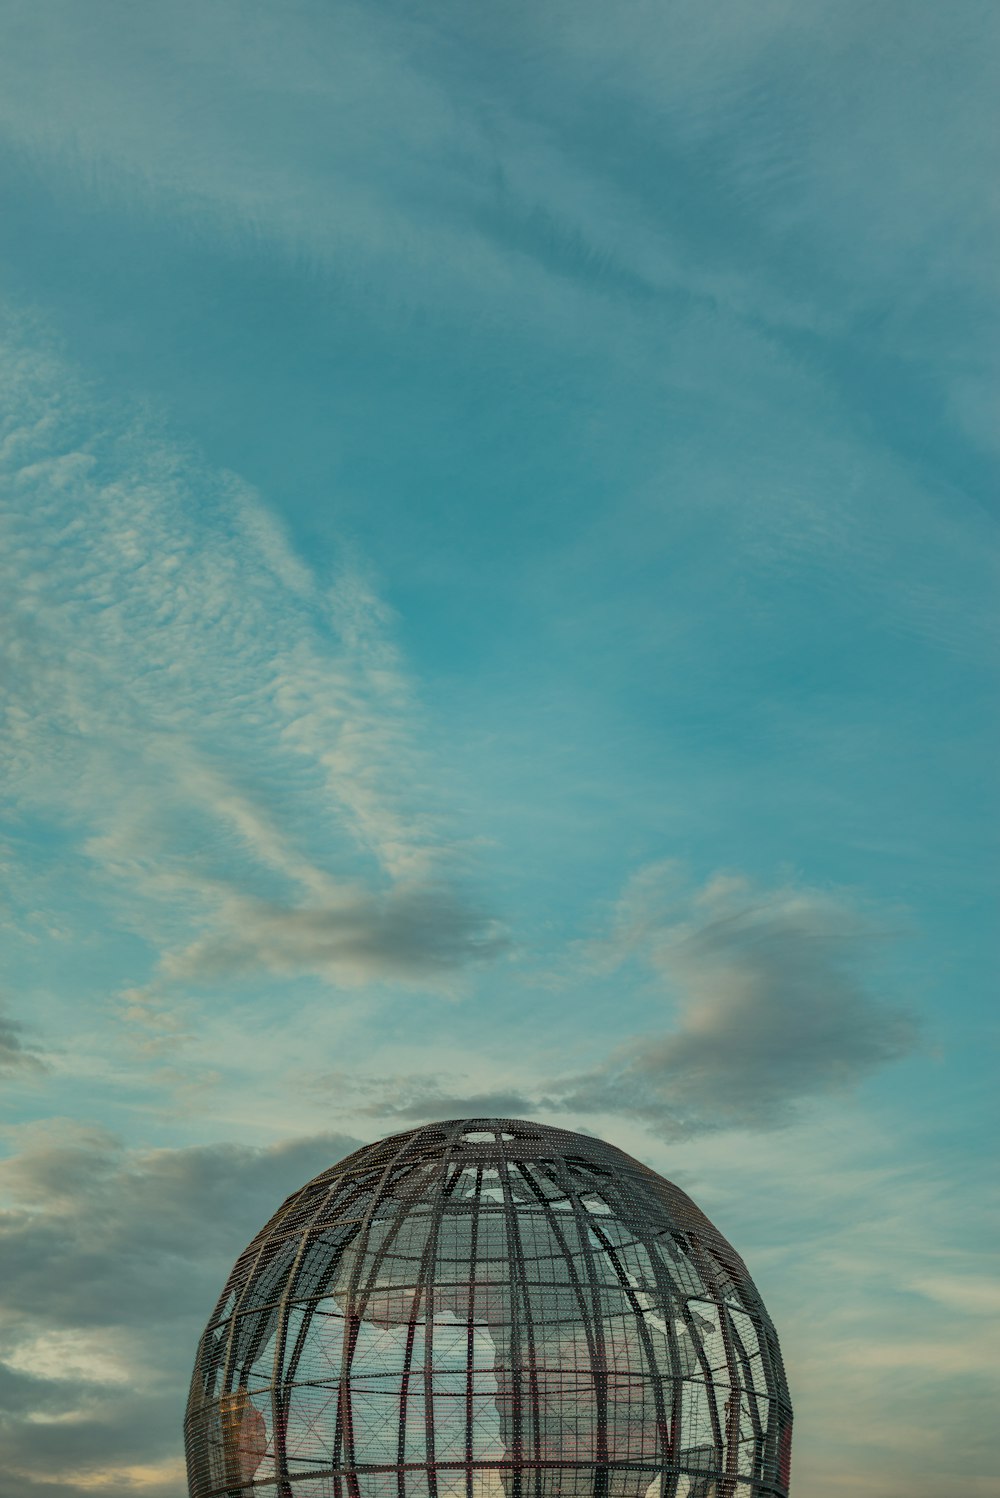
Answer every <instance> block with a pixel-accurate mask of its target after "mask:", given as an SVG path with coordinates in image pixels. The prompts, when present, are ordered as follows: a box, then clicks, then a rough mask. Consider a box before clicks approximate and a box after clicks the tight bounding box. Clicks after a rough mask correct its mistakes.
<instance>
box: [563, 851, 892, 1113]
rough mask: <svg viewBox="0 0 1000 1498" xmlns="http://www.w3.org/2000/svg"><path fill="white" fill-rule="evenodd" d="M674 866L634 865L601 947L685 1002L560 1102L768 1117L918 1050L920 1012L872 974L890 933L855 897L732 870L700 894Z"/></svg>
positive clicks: (608, 957)
mask: <svg viewBox="0 0 1000 1498" xmlns="http://www.w3.org/2000/svg"><path fill="white" fill-rule="evenodd" d="M676 878H677V875H676V870H675V869H674V868H673V867H672V866H670V865H653V866H651V867H649V868H647V869H645V870H643V871H642V872H641V873H640V874H639V875H638V876H636V878H635V879H634V880H633V881H632V883H631V884H630V886H629V888H628V889H627V890H626V892H625V895H624V896H623V899H622V901H621V904H620V906H619V909H618V912H617V918H616V927H617V929H616V930H615V932H614V934H613V935H612V937H611V938H610V940H609V941H608V942H607V943H606V944H605V945H604V946H603V949H597V951H596V952H595V956H596V957H597V959H598V960H599V961H602V962H603V963H604V964H605V965H610V966H611V967H612V968H613V969H617V968H619V967H620V966H621V965H623V964H625V963H626V962H628V961H631V960H633V959H634V960H638V961H639V962H640V963H641V964H643V965H645V966H647V967H649V968H652V970H653V972H654V973H655V974H656V976H657V977H658V978H659V979H660V980H661V982H662V983H663V985H664V989H665V992H666V993H667V994H669V995H670V996H672V997H673V998H674V1000H675V1002H676V1005H677V1012H678V1023H677V1025H676V1027H675V1028H673V1029H670V1030H666V1031H662V1032H658V1033H653V1034H647V1035H643V1036H641V1037H638V1038H636V1039H634V1040H631V1041H629V1042H628V1044H627V1045H626V1046H624V1047H623V1048H622V1049H621V1050H619V1051H618V1052H617V1053H616V1054H615V1055H614V1056H612V1057H611V1058H609V1060H608V1061H607V1062H606V1063H604V1064H603V1065H602V1066H600V1067H598V1068H596V1069H595V1070H594V1071H592V1072H591V1073H589V1074H587V1075H585V1076H581V1077H579V1078H578V1079H576V1080H574V1081H572V1082H567V1081H565V1080H564V1081H562V1082H561V1083H560V1084H559V1096H560V1102H561V1106H563V1107H573V1108H581V1109H586V1110H588V1111H594V1112H610V1113H625V1114H629V1115H632V1116H634V1117H639V1118H644V1119H647V1120H648V1121H649V1122H650V1124H652V1125H654V1126H656V1127H660V1128H666V1129H667V1130H679V1131H685V1130H688V1129H702V1128H713V1127H720V1126H723V1127H724V1126H731V1125H740V1126H751V1127H761V1128H769V1127H773V1126H774V1125H777V1124H780V1123H782V1122H784V1121H785V1120H787V1119H788V1117H789V1116H790V1113H791V1110H792V1109H793V1108H794V1107H795V1105H797V1104H798V1103H800V1102H804V1101H808V1100H809V1099H812V1098H817V1097H820V1096H823V1095H824V1094H827V1093H830V1092H838V1091H842V1090H844V1089H847V1088H850V1087H852V1086H854V1085H855V1084H856V1083H858V1082H860V1081H861V1080H862V1079H863V1078H864V1077H866V1076H868V1075H869V1074H870V1073H871V1072H873V1071H876V1070H877V1069H878V1068H880V1067H882V1066H884V1065H886V1064H887V1063H889V1062H891V1061H895V1060H898V1059H899V1058H900V1057H902V1056H905V1055H907V1054H908V1053H909V1052H911V1051H912V1050H913V1049H914V1046H915V1044H916V1027H915V1023H914V1021H913V1019H912V1018H911V1017H910V1015H909V1014H908V1013H906V1011H905V1010H903V1009H901V1008H899V1007H897V1006H895V1005H893V1004H891V1003H888V1002H886V1001H884V1000H883V999H881V998H880V997H879V996H878V994H877V992H876V991H875V990H874V988H873V985H872V982H871V979H870V976H869V973H868V967H869V965H870V963H871V959H872V957H873V954H874V951H875V950H876V948H877V947H878V945H879V944H880V942H881V941H883V940H884V938H883V935H882V933H881V932H880V931H879V929H878V927H877V926H875V925H874V924H873V922H872V921H871V919H870V918H869V917H868V916H866V915H864V914H863V913H862V912H861V911H860V910H858V909H857V908H856V907H855V906H854V905H853V904H852V903H851V902H850V901H849V900H847V899H845V898H844V897H842V896H837V895H833V894H830V893H827V892H824V891H820V890H814V889H809V888H804V887H785V888H779V889H775V890H764V891H760V890H755V889H754V888H752V887H751V886H750V884H749V883H748V882H747V881H744V880H743V879H740V878H734V877H731V876H724V877H721V878H717V879H715V880H713V881H712V882H711V883H710V884H708V885H706V886H705V888H704V889H702V890H700V891H697V892H696V893H695V894H694V895H693V896H692V895H685V894H683V893H682V892H681V891H679V890H678V889H677V887H676Z"/></svg>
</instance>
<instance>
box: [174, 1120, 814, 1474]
mask: <svg viewBox="0 0 1000 1498" xmlns="http://www.w3.org/2000/svg"><path fill="white" fill-rule="evenodd" d="M791 1420H792V1412H791V1406H790V1404H789V1399H788V1388H787V1385H786V1382H785V1375H784V1370H783V1368H782V1364H781V1355H780V1352H779V1350H778V1340H777V1336H776V1335H775V1331H774V1327H773V1326H772V1324H771V1322H770V1320H769V1318H768V1315H767V1312H766V1311H765V1309H764V1306H763V1304H762V1302H761V1299H760V1296H759V1295H758V1293H757V1291H756V1289H755V1287H754V1285H753V1282H752V1280H751V1279H750V1276H749V1274H748V1273H747V1270H746V1267H745V1265H744V1264H743V1261H742V1260H741V1259H740V1258H739V1256H738V1255H737V1254H736V1253H735V1252H734V1250H733V1249H732V1248H731V1247H730V1245H729V1244H728V1243H727V1242H726V1240H725V1239H724V1238H723V1237H722V1235H721V1234H720V1233H719V1232H718V1231H717V1229H716V1228H714V1227H713V1226H712V1224H711V1223H710V1222H709V1220H708V1218H707V1217H705V1215H704V1214H703V1213H702V1212H700V1211H699V1209H698V1208H697V1207H696V1206H695V1205H694V1203H693V1202H692V1201H691V1199H690V1198H689V1197H688V1196H686V1195H685V1194H684V1192H683V1191H681V1190H679V1189H678V1188H677V1187H676V1186H673V1185H671V1184H670V1182H668V1181H665V1180H664V1179H663V1178H662V1177H660V1176H658V1175H656V1174H655V1173H654V1172H653V1171H651V1170H649V1169H648V1168H647V1167H646V1166H644V1165H642V1164H640V1163H639V1161H637V1160H634V1159H632V1158H631V1157H630V1156H629V1155H626V1154H624V1153H623V1152H622V1151H621V1150H618V1149H616V1148H615V1147H614V1146H613V1145H609V1144H605V1143H604V1142H603V1141H601V1140H598V1139H594V1138H592V1137H590V1136H585V1135H581V1134H573V1133H570V1132H569V1131H567V1130H564V1129H553V1128H549V1127H546V1126H544V1125H542V1124H535V1123H528V1122H525V1121H523V1120H518V1119H496V1118H492V1119H483V1118H479V1119H460V1120H455V1121H451V1122H448V1123H438V1124H430V1125H427V1126H425V1127H422V1128H418V1129H411V1130H409V1131H408V1132H406V1133H404V1134H397V1135H394V1136H393V1137H391V1138H389V1139H383V1140H381V1141H379V1142H378V1143H377V1144H373V1145H369V1146H367V1147H366V1148H365V1149H362V1150H358V1151H357V1152H356V1153H355V1154H353V1155H349V1156H348V1157H347V1159H346V1160H342V1161H341V1162H340V1163H339V1164H338V1165H335V1166H333V1167H331V1169H329V1170H327V1171H324V1172H323V1174H322V1175H319V1176H317V1177H316V1179H315V1180H313V1181H310V1182H309V1183H308V1184H307V1185H305V1186H303V1187H302V1189H301V1190H300V1191H297V1192H295V1193H294V1194H293V1195H292V1196H290V1197H289V1198H288V1200H287V1201H286V1202H285V1203H284V1205H283V1206H282V1207H281V1208H280V1209H279V1210H278V1212H276V1213H275V1215H274V1217H272V1219H271V1221H270V1222H269V1223H268V1224H267V1226H266V1227H265V1228H264V1229H263V1230H262V1231H261V1232H260V1233H259V1234H258V1235H257V1237H256V1238H255V1239H254V1240H253V1242H252V1243H251V1244H250V1245H249V1247H248V1248H247V1249H246V1251H245V1252H244V1253H243V1254H241V1256H240V1258H239V1259H238V1261H237V1263H236V1266H235V1267H234V1269H233V1272H232V1274H231V1275H230V1277H229V1281H228V1283H227V1285H226V1287H225V1290H224V1291H223V1294H222V1296H221V1298H220V1301H219V1304H218V1306H217V1307H216V1311H215V1314H214V1315H213V1317H212V1319H211V1321H210V1322H209V1325H208V1328H207V1329H206V1331H205V1334H204V1336H203V1337H202V1339H201V1343H200V1346H199V1349H198V1357H197V1361H196V1364H195V1372H194V1378H193V1380H192V1384H191V1393H190V1398H189V1400H188V1409H187V1416H186V1419H185V1441H186V1448H187V1463H188V1484H189V1492H190V1495H191V1498H249V1495H251V1494H260V1495H262V1498H786V1495H787V1493H788V1480H789V1474H788V1466H789V1456H790V1443H791Z"/></svg>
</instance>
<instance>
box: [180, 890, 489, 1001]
mask: <svg viewBox="0 0 1000 1498" xmlns="http://www.w3.org/2000/svg"><path fill="white" fill-rule="evenodd" d="M219 925H220V926H221V927H222V930H221V931H218V932H216V933H215V934H212V935H209V936H206V937H204V938H203V939H201V940H199V941H197V942H195V943H193V944H192V945H191V946H190V947H188V948H186V949H185V950H184V951H181V952H177V953H175V954H172V955H171V956H170V957H169V958H168V959H167V960H166V962H165V963H164V973H165V975H166V976H167V977H169V978H189V977H208V978H212V977H219V976H225V975H228V974H233V973H244V972H271V973H281V974H286V975H287V974H294V973H301V972H312V973H317V974H319V975H321V976H326V977H330V978H335V979H337V980H338V981H339V982H348V983H349V982H354V983H366V982H370V981H372V980H374V979H379V978H400V979H404V980H409V981H415V980H418V979H420V978H425V979H434V978H439V977H446V976H447V975H448V974H450V973H454V972H457V971H460V970H461V969H463V968H465V967H466V966H467V965H468V964H469V963H470V962H483V961H487V960H490V959H492V958H495V957H497V956H498V955H499V954H500V953H502V952H503V951H504V950H505V949H506V947H507V946H508V940H507V938H506V936H505V935H504V934H503V932H502V930H501V929H500V927H499V925H498V923H497V922H496V921H493V920H491V919H490V918H489V917H488V916H486V915H485V914H484V913H481V912H479V911H477V910H476V909H474V908H473V907H472V906H471V905H470V904H469V902H468V900H467V899H466V898H463V897H461V896H459V894H458V893H457V892H456V891H455V890H453V889H450V888H448V887H447V886H434V885H417V884H412V885H397V886H396V887H395V889H392V890H390V891H389V892H388V893H387V894H385V895H382V896H380V895H376V894H372V893H371V892H369V891H366V890H363V889H357V888H351V887H345V889H344V890H343V892H342V893H341V896H340V898H339V899H338V900H337V901H336V903H330V904H328V905H325V906H319V907H317V906H300V907H299V908H297V909H289V908H287V907H283V906H279V905H268V904H264V903H262V902H253V901H248V900H244V901H230V902H228V903H227V905H226V906H225V907H224V909H223V911H222V912H221V919H220V921H219Z"/></svg>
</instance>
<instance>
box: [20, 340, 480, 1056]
mask: <svg viewBox="0 0 1000 1498" xmlns="http://www.w3.org/2000/svg"><path fill="white" fill-rule="evenodd" d="M32 339H34V341H35V344H36V347H35V348H34V349H32V350H30V351H29V347H28V345H29V343H30V342H31V341H32ZM0 381H2V383H3V385H4V387H5V389H6V391H7V413H8V426H7V430H6V435H5V437H4V441H3V446H2V451H0V466H2V469H3V472H4V476H5V478H6V481H7V488H6V493H7V495H8V499H7V501H6V503H5V505H4V506H3V508H2V510H0V526H2V528H3V538H4V545H3V560H2V562H0V574H2V577H0V612H2V615H3V618H4V628H5V635H6V638H7V639H8V640H9V641H10V649H9V651H8V667H7V669H8V682H7V690H6V694H5V713H6V724H5V727H6V733H5V738H4V749H3V763H4V770H5V775H6V779H7V782H8V784H9V785H10V787H11V790H12V794H13V796H14V800H15V805H16V806H17V808H18V810H19V811H20V812H21V813H22V815H24V814H30V815H33V816H36V817H39V816H40V817H43V818H44V820H45V822H46V824H47V825H49V826H52V825H55V826H58V828H59V830H60V833H61V834H62V835H63V836H65V837H67V839H68V843H69V846H70V847H71V848H72V851H73V853H74V855H75V856H78V857H81V858H82V859H83V860H85V862H86V864H87V865H88V866H89V869H90V871H91V873H92V875H93V876H94V877H93V880H92V881H91V883H90V884H89V886H88V888H89V889H90V890H92V891H93V892H95V893H96V892H100V893H101V894H102V895H103V898H104V900H105V902H106V903H105V907H104V913H105V916H106V917H109V918H110V920H111V922H112V924H114V925H117V926H118V927H119V928H121V927H122V926H124V927H126V928H128V929H129V930H130V931H132V932H134V933H136V934H138V935H139V936H140V937H141V938H143V939H144V941H145V942H146V943H147V944H148V947H149V948H151V949H152V951H153V953H154V961H153V963H152V964H151V965H150V964H147V970H146V972H143V973H139V972H137V973H135V975H134V977H133V978H132V980H131V982H130V983H129V984H128V985H127V986H130V987H131V986H134V983H135V981H137V980H138V981H145V980H146V979H148V978H149V977H150V976H155V977H156V979H157V981H158V982H161V983H163V982H167V981H168V980H169V978H170V976H171V975H174V976H177V977H179V976H180V975H182V974H184V975H191V974H192V973H196V972H197V973H199V974H204V973H207V972H211V973H213V974H214V975H216V976H222V975H224V974H226V973H236V972H240V973H245V972H247V971H248V970H249V969H251V968H253V967H254V965H257V966H258V968H259V971H260V972H262V973H263V972H279V971H280V972H284V973H292V972H308V973H314V974H319V975H320V976H322V977H323V978H325V979H327V980H329V981H337V982H345V983H354V984H357V983H364V982H368V981H371V980H373V979H392V980H397V981H404V982H418V983H428V982H433V981H434V980H435V978H436V977H437V976H439V975H447V974H454V973H455V972H457V971H458V970H459V969H461V968H462V966H463V965H465V964H466V963H471V962H480V961H483V960H485V959H487V958H490V957H493V956H495V955H497V953H499V952H500V951H501V950H502V948H503V945H504V940H503V937H502V934H501V933H500V930H499V927H498V925H497V922H496V920H495V918H494V917H492V916H491V915H490V914H489V913H488V912H486V911H484V910H483V909H482V908H481V905H480V902H479V901H478V899H476V898H475V897H474V896H473V895H472V894H471V892H470V889H469V869H468V866H467V859H466V857H465V852H464V844H463V839H462V836H461V834H460V832H459V830H458V829H457V828H456V827H455V826H454V825H453V823H452V821H451V818H450V816H449V813H448V811H447V809H446V797H445V794H444V791H443V789H442V788H437V787H436V785H435V776H434V771H433V766H432V765H431V763H430V758H429V754H428V752H427V749H426V737H427V725H426V723H425V720H424V716H423V713H422V710H421V708H420V705H419V701H418V695H417V693H416V690H415V687H414V684H413V682H412V681H411V680H410V678H409V676H408V674H407V670H406V667H405V663H404V661H403V659H402V657H401V654H400V652H399V650H398V647H397V646H396V644H395V641H394V638H393V633H392V631H393V624H394V617H393V614H392V610H391V609H390V608H389V606H388V605H387V604H386V603H385V601H384V600H383V599H382V598H381V597H380V596H379V594H378V591H377V589H376V587H375V584H374V582H373V580H372V578H371V577H370V575H369V574H368V572H367V570H366V568H365V566H364V564H363V562H361V561H360V560H358V559H357V558H356V557H353V556H352V554H351V552H350V550H349V548H345V550H344V553H343V555H342V556H341V558H340V559H339V561H337V562H336V563H335V564H334V565H333V567H332V572H331V576H330V577H328V578H323V577H320V576H316V575H315V574H314V573H313V572H312V571H311V570H310V568H308V567H307V566H306V565H305V564H304V563H303V562H302V561H301V559H300V558H299V557H298V556H297V555H296V554H295V551H294V548H293V547H292V546H291V544H290V542H289V540H288V539H287V537H286V536H285V535H284V534H283V532H282V529H281V527H280V525H279V523H278V521H277V519H276V518H275V517H274V516H273V515H271V514H270V513H269V512H268V511H267V509H266V507H265V506H264V505H263V503H262V501H261V500H260V498H259V497H258V496H257V495H256V494H255V493H254V492H253V491H251V490H250V489H249V488H248V487H247V486H246V485H244V484H243V483H241V482H240V481H239V480H238V479H237V478H235V477H234V476H233V475H230V474H225V473H219V472H216V471H213V470H210V469H207V468H206V467H205V466H204V465H202V464H201V463H200V462H199V461H198V460H197V458H195V457H194V456H192V455H191V454H189V453H185V452H183V451H182V450H180V449H178V448H177V447H175V446H173V445H172V444H171V442H170V441H169V440H168V439H167V438H166V437H165V436H164V435H163V434H162V433H161V432H158V431H156V430H155V429H154V428H152V427H151V426H150V425H149V423H147V422H146V421H145V420H144V419H143V418H140V417H139V416H138V415H136V413H134V412H132V413H128V412H122V411H121V410H120V409H112V408H108V407H107V406H105V405H104V404H102V402H101V401H100V400H99V399H98V398H97V396H96V395H95V394H94V393H93V392H91V391H89V390H87V389H86V388H85V387H84V385H83V384H82V382H81V381H80V380H79V379H77V378H76V377H75V376H74V374H73V373H72V371H71V370H69V369H68V368H67V367H66V366H65V364H64V363H63V362H62V361H61V360H60V359H59V358H58V357H56V356H55V355H54V354H53V353H52V352H51V351H49V350H47V349H46V348H45V345H44V340H43V339H41V338H40V337H39V335H38V330H37V329H31V328H26V327H24V326H22V327H20V328H19V327H18V326H17V325H15V328H14V333H13V335H12V337H11V338H10V340H9V341H8V343H7V344H6V345H5V346H4V347H3V349H2V351H0ZM78 889H79V886H78ZM77 898H78V895H77ZM156 957H159V958H161V959H162V961H161V962H160V963H159V966H158V967H157V963H156V960H155V959H156ZM4 1033H5V1034H7V1032H4ZM5 1044H6V1051H5V1052H4V1053H3V1054H6V1055H7V1057H8V1059H10V1058H11V1057H13V1056H14V1055H16V1054H22V1053H21V1052H18V1051H17V1050H16V1044H15V1038H14V1032H10V1038H8V1040H7V1041H6V1043H5Z"/></svg>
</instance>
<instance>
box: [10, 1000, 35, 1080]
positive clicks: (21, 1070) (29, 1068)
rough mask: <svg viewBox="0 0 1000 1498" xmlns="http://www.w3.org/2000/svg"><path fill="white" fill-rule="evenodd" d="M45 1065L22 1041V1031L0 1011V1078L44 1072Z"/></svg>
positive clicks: (32, 1049)
mask: <svg viewBox="0 0 1000 1498" xmlns="http://www.w3.org/2000/svg"><path fill="white" fill-rule="evenodd" d="M44 1066H45V1063H44V1061H43V1060H42V1058H41V1056H40V1055H39V1053H38V1052H37V1051H36V1050H35V1049H34V1047H33V1046H31V1045H30V1044H28V1043H27V1042H26V1041H25V1039H24V1029H23V1027H22V1026H21V1025H19V1024H18V1023H17V1022H16V1021H15V1020H12V1019H9V1018H8V1017H7V1016H6V1015H5V1014H4V1012H3V1010H2V1009H0V1077H5V1076H6V1077H9V1076H15V1075H21V1076H23V1075H25V1074H26V1073H31V1072H40V1071H42V1070H44Z"/></svg>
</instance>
